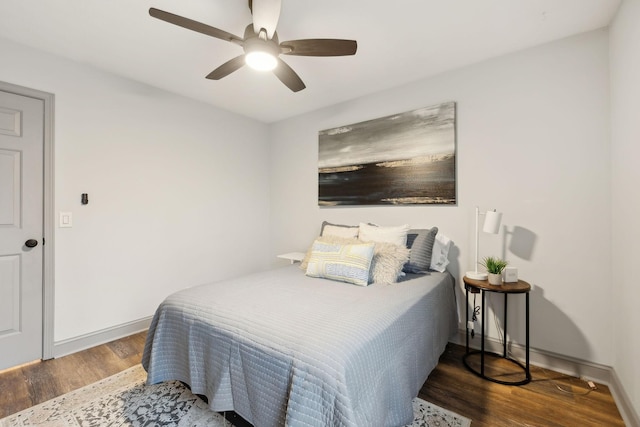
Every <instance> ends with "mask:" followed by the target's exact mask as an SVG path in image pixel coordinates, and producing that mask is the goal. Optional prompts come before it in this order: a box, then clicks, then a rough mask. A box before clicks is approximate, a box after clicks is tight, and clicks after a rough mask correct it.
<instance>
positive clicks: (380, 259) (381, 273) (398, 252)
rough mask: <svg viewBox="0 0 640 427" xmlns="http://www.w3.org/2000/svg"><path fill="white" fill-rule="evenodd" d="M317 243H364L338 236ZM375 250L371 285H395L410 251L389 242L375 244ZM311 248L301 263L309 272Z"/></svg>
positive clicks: (370, 275) (328, 237)
mask: <svg viewBox="0 0 640 427" xmlns="http://www.w3.org/2000/svg"><path fill="white" fill-rule="evenodd" d="M317 241H320V242H323V243H335V244H341V245H349V244H358V243H362V241H361V240H359V239H346V238H344V237H336V236H320V237H318V238H317ZM373 243H375V249H374V252H373V262H372V263H371V269H370V270H369V282H370V283H395V282H397V281H398V277H399V276H400V273H401V272H402V267H403V266H404V264H405V263H406V262H407V261H408V260H409V253H410V251H409V249H407V247H406V246H398V245H395V244H393V243H388V242H373ZM312 247H313V245H311V246H310V247H309V250H308V251H307V254H306V255H305V257H304V259H303V260H302V262H301V263H300V269H302V270H304V271H307V266H308V265H309V258H310V257H311V249H312Z"/></svg>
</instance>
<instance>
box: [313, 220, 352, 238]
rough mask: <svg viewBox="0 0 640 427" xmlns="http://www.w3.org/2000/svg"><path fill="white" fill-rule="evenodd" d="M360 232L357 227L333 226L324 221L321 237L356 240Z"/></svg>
mask: <svg viewBox="0 0 640 427" xmlns="http://www.w3.org/2000/svg"><path fill="white" fill-rule="evenodd" d="M358 231H359V228H358V226H357V225H342V224H331V223H329V222H327V221H323V222H322V228H321V229H320V235H321V236H335V237H343V238H345V239H355V238H356V237H358Z"/></svg>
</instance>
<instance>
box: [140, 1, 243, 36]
mask: <svg viewBox="0 0 640 427" xmlns="http://www.w3.org/2000/svg"><path fill="white" fill-rule="evenodd" d="M149 15H151V16H153V17H154V18H157V19H160V20H162V21H165V22H168V23H170V24H174V25H177V26H179V27H183V28H186V29H188V30H192V31H197V32H199V33H202V34H206V35H207V36H211V37H215V38H217V39H221V40H226V41H228V42H232V43H237V44H240V45H242V43H243V42H244V40H243V39H242V38H240V37H238V36H236V35H234V34H231V33H228V32H226V31H223V30H220V29H218V28H215V27H212V26H210V25H207V24H203V23H202V22H198V21H194V20H192V19H189V18H185V17H183V16H178V15H174V14H173V13H169V12H165V11H164V10H160V9H156V8H154V7H152V8H150V9H149Z"/></svg>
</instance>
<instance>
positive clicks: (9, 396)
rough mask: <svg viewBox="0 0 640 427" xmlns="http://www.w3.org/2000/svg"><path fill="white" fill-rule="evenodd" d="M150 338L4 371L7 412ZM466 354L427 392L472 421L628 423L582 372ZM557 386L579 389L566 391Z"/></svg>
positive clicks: (115, 368)
mask: <svg viewBox="0 0 640 427" xmlns="http://www.w3.org/2000/svg"><path fill="white" fill-rule="evenodd" d="M144 338H145V334H144V333H140V334H136V335H132V336H130V337H127V338H123V339H121V340H117V341H114V342H111V343H108V344H104V345H101V346H98V347H94V348H91V349H88V350H85V351H82V352H79V353H75V354H72V355H69V356H65V357H61V358H59V359H55V360H48V361H45V362H36V363H32V364H28V365H24V366H21V367H17V368H13V369H9V370H6V371H3V372H0V418H3V417H6V416H8V415H11V414H13V413H15V412H18V411H21V410H23V409H26V408H28V407H30V406H33V405H36V404H38V403H42V402H44V401H46V400H49V399H52V398H54V397H56V396H58V395H61V394H64V393H67V392H69V391H72V390H75V389H77V388H80V387H83V386H85V385H88V384H91V383H93V382H95V381H98V380H100V379H102V378H105V377H108V376H110V375H113V374H115V373H117V372H120V371H122V370H124V369H126V368H129V367H131V366H133V365H135V364H137V363H140V359H141V356H142V350H143V348H144ZM463 352H464V348H463V347H461V346H458V345H454V344H449V346H448V347H447V349H446V351H445V353H444V354H443V355H442V357H441V358H440V363H439V365H438V366H437V367H436V369H435V370H434V371H433V372H432V373H431V375H430V376H429V379H428V380H427V382H426V383H425V384H424V386H423V387H422V390H421V391H420V397H421V398H423V399H425V400H428V401H430V402H433V403H435V404H436V405H439V406H442V407H443V408H447V409H449V410H452V411H454V412H457V413H459V414H461V415H464V416H466V417H468V418H470V419H471V420H472V424H471V425H472V427H483V426H485V427H489V426H491V427H500V426H509V427H514V426H545V427H554V426H567V427H568V426H571V427H573V426H624V423H623V421H622V418H621V417H620V414H619V413H618V410H617V408H616V406H615V403H614V401H613V398H612V397H611V393H610V392H609V389H608V388H607V387H606V386H604V385H601V384H597V389H596V390H593V391H590V392H589V388H588V386H587V385H586V384H585V383H584V382H583V381H581V380H579V379H577V378H572V377H567V376H565V375H562V374H559V373H556V372H553V371H548V370H543V369H540V368H535V367H534V368H533V369H532V376H533V381H532V382H531V383H529V384H527V385H525V386H518V387H514V386H504V385H499V384H495V383H492V382H490V381H486V380H483V379H481V378H479V377H477V376H475V375H474V374H472V373H471V372H469V371H468V370H467V369H466V368H465V367H464V366H463V364H462V361H461V359H462V355H463ZM511 368H513V365H511ZM509 369H510V368H509V367H508V366H507V367H506V368H505V370H509ZM512 370H513V369H512ZM496 374H499V375H507V376H508V375H509V373H508V372H499V371H496ZM557 386H560V387H561V388H563V389H566V390H570V391H572V392H573V394H568V393H563V392H561V391H559V390H558V388H557ZM585 393H588V394H585Z"/></svg>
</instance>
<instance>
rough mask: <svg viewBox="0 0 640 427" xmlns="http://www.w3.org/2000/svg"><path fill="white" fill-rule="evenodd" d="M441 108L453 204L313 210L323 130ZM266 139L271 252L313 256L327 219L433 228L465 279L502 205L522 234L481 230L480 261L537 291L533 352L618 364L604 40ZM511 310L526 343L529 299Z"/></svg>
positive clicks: (389, 97)
mask: <svg viewBox="0 0 640 427" xmlns="http://www.w3.org/2000/svg"><path fill="white" fill-rule="evenodd" d="M445 101H455V102H456V103H457V153H458V158H457V180H458V181H457V182H458V204H457V206H429V207H359V208H351V207H341V208H319V207H318V205H317V185H318V177H317V161H318V157H317V156H318V155H317V151H318V131H319V130H322V129H327V128H332V127H336V126H340V125H345V124H350V123H355V122H360V121H363V120H368V119H373V118H377V117H383V116H386V115H389V114H393V113H398V112H403V111H408V110H412V109H416V108H420V107H425V106H430V105H434V104H437V103H440V102H445ZM270 132H271V133H270V141H271V152H270V155H271V170H270V176H271V195H272V197H271V226H270V230H271V232H272V237H271V241H272V242H273V247H272V252H273V253H274V254H276V253H282V252H288V251H292V250H305V249H306V248H307V247H308V246H309V245H310V243H311V242H312V240H313V238H314V236H315V235H317V233H318V231H319V226H320V223H321V222H322V221H323V220H329V221H333V222H338V223H347V224H357V223H358V222H360V221H373V222H376V223H379V224H381V225H394V224H401V223H405V222H407V223H409V224H410V225H412V226H413V227H430V226H433V225H436V226H438V227H439V228H440V230H441V231H442V232H443V233H444V234H446V235H447V236H449V237H451V238H452V239H453V240H454V242H455V244H456V248H455V249H454V251H453V253H452V256H453V264H452V266H451V271H452V272H453V273H454V274H455V276H456V277H457V279H458V280H459V281H460V279H461V277H462V275H463V274H464V272H465V271H466V270H468V269H471V268H472V265H471V264H472V262H473V261H472V258H471V257H472V251H473V249H472V248H473V241H474V240H473V239H474V228H473V224H474V222H473V212H474V207H475V206H476V205H479V206H480V208H481V209H483V210H486V209H491V208H497V209H498V210H500V211H502V212H503V214H504V215H503V225H504V226H505V227H506V231H508V232H510V233H511V232H513V231H514V230H515V227H520V228H519V230H520V231H523V230H524V231H525V232H524V233H519V234H518V236H517V238H516V236H515V235H512V234H505V232H504V231H503V232H501V234H500V235H499V236H494V235H483V236H482V238H481V239H482V240H481V252H482V254H484V255H491V254H493V255H504V256H506V258H507V259H508V260H509V262H510V263H511V264H512V265H513V266H516V267H518V268H519V272H520V277H521V278H522V279H524V280H527V281H528V282H530V283H531V284H532V285H533V291H532V293H531V307H532V309H531V321H532V323H531V324H532V326H531V341H532V347H534V348H537V349H542V350H547V351H550V352H554V353H559V354H562V355H566V356H572V357H576V358H579V359H583V360H588V361H592V362H597V363H602V364H605V365H611V364H612V363H613V360H614V353H613V351H612V344H613V339H612V335H611V330H612V323H611V314H612V313H611V311H612V304H611V267H610V262H611V260H610V254H611V240H610V239H611V232H610V227H611V214H610V206H609V197H610V162H609V75H608V34H607V32H606V31H596V32H591V33H587V34H583V35H580V36H576V37H572V38H569V39H565V40H561V41H557V42H554V43H550V44H547V45H544V46H541V47H536V48H532V49H529V50H526V51H522V52H519V53H516V54H512V55H508V56H504V57H500V58H496V59H493V60H489V61H486V62H482V63H479V64H476V65H473V66H469V67H466V68H463V69H460V70H457V71H453V72H448V73H445V74H443V75H439V76H437V77H434V78H429V79H426V80H423V81H418V82H415V83H414V84H410V85H407V86H403V87H398V88H396V89H393V90H389V91H385V92H381V93H377V94H374V95H371V96H367V97H364V98H361V99H356V100H352V101H349V102H345V103H343V104H339V105H335V106H332V107H330V108H326V109H322V110H319V111H316V112H312V113H309V114H305V115H302V116H299V117H296V118H293V119H290V120H286V121H282V122H279V123H276V124H274V125H272V126H271V129H270ZM532 236H533V237H535V239H532V238H531V237H532ZM523 237H524V239H523ZM532 242H533V243H534V244H533V245H531V244H530V243H532ZM512 243H513V244H517V245H523V244H524V246H525V247H524V248H521V249H530V250H531V255H530V256H528V255H526V254H523V252H522V250H520V251H513V250H510V249H509V248H510V247H511V244H512ZM516 252H517V253H519V254H520V255H521V256H517V255H516ZM525 252H526V251H525ZM459 295H460V296H461V297H462V296H463V293H462V287H460V293H459ZM499 302H500V300H498V299H496V306H497V307H500V305H499ZM512 304H513V306H514V308H513V309H511V310H510V319H509V322H510V323H509V324H510V331H512V332H513V336H512V338H514V339H515V340H516V341H517V342H519V343H521V344H524V333H523V332H522V328H523V320H522V317H523V316H522V315H523V313H522V311H523V307H524V305H523V301H522V299H520V300H518V298H512ZM498 313H500V310H499V308H498ZM462 320H464V319H462ZM461 327H462V325H461ZM491 333H492V335H493V336H494V337H495V336H496V332H495V330H492V332H491Z"/></svg>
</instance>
